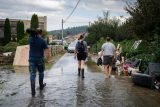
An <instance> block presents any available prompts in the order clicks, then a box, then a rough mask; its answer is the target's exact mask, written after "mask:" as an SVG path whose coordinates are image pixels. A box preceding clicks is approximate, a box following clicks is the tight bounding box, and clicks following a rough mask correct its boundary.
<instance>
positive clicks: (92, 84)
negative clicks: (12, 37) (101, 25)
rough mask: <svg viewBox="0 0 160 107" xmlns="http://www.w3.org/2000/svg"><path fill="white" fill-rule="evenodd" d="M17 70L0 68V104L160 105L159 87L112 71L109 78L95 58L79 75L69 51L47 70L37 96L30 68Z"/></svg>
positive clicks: (75, 106)
mask: <svg viewBox="0 0 160 107" xmlns="http://www.w3.org/2000/svg"><path fill="white" fill-rule="evenodd" d="M15 71H16V73H12V72H11V71H7V72H6V71H1V72H0V78H1V79H0V107H159V106H160V92H159V91H158V90H151V89H148V88H144V87H139V86H135V85H134V84H133V83H132V82H131V79H130V78H129V77H123V76H121V77H118V76H115V75H112V77H111V78H110V79H105V75H104V73H103V72H101V70H100V69H99V68H98V67H97V66H96V65H95V63H93V62H87V66H86V67H85V79H84V80H83V79H81V78H79V77H78V76H77V61H76V60H75V59H74V56H73V54H68V53H67V54H65V55H64V56H63V57H62V58H61V59H60V60H59V61H57V63H56V64H54V65H53V66H52V68H51V69H50V70H48V71H45V79H44V81H45V82H46V83H47V86H46V87H45V89H44V90H43V91H40V90H39V89H38V83H37V89H36V97H35V98H32V97H31V92H30V82H29V74H28V68H25V67H23V68H17V69H16V70H15ZM37 77H38V76H37ZM37 79H38V78H37ZM37 82H38V81H37Z"/></svg>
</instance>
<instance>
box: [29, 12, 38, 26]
mask: <svg viewBox="0 0 160 107" xmlns="http://www.w3.org/2000/svg"><path fill="white" fill-rule="evenodd" d="M38 27H39V21H38V16H37V15H36V14H33V15H32V18H31V28H34V29H36V28H38Z"/></svg>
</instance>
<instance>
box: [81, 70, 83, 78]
mask: <svg viewBox="0 0 160 107" xmlns="http://www.w3.org/2000/svg"><path fill="white" fill-rule="evenodd" d="M81 73H82V78H84V69H82V71H81Z"/></svg>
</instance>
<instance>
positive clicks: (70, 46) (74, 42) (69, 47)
mask: <svg viewBox="0 0 160 107" xmlns="http://www.w3.org/2000/svg"><path fill="white" fill-rule="evenodd" d="M76 43H77V41H76V40H75V41H73V42H71V43H70V44H69V45H68V49H67V50H68V53H74V50H75V47H76Z"/></svg>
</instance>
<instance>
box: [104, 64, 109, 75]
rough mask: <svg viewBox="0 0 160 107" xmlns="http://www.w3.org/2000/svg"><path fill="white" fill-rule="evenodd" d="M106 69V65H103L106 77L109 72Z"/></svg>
mask: <svg viewBox="0 0 160 107" xmlns="http://www.w3.org/2000/svg"><path fill="white" fill-rule="evenodd" d="M108 70H109V69H108V65H104V72H105V74H106V77H107V78H108V73H109V71H108Z"/></svg>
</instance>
